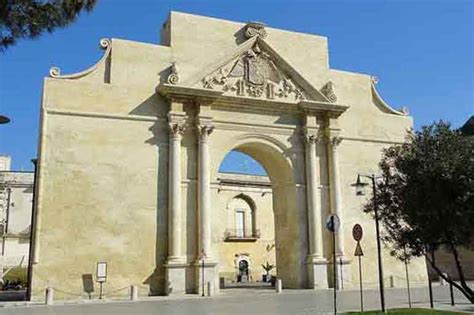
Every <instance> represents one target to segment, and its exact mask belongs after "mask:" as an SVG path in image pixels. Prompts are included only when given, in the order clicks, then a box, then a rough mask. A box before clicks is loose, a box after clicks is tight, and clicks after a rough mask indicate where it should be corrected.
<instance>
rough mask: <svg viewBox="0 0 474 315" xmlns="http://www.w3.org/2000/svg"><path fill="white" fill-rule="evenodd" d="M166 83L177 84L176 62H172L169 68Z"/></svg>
mask: <svg viewBox="0 0 474 315" xmlns="http://www.w3.org/2000/svg"><path fill="white" fill-rule="evenodd" d="M167 81H168V83H169V84H177V83H178V82H179V76H178V66H177V65H176V62H173V63H172V64H171V67H170V74H169V75H168V78H167Z"/></svg>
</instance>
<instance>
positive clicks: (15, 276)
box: [3, 267, 28, 287]
mask: <svg viewBox="0 0 474 315" xmlns="http://www.w3.org/2000/svg"><path fill="white" fill-rule="evenodd" d="M7 270H8V269H4V270H3V272H6V271H7ZM7 280H8V282H10V283H11V282H18V283H20V284H21V285H22V286H23V287H26V285H27V283H28V269H27V268H23V267H14V268H12V269H11V270H10V271H9V272H8V273H7V274H6V275H5V276H4V277H3V283H6V282H7Z"/></svg>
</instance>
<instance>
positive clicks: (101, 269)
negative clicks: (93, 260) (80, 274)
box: [96, 261, 107, 282]
mask: <svg viewBox="0 0 474 315" xmlns="http://www.w3.org/2000/svg"><path fill="white" fill-rule="evenodd" d="M96 278H97V282H106V281H107V263H106V262H104V261H101V262H98V263H97V273H96Z"/></svg>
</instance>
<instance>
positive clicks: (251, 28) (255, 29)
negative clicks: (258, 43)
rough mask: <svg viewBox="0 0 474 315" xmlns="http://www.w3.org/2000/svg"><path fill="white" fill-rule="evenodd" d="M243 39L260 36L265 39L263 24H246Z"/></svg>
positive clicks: (265, 33) (265, 32)
mask: <svg viewBox="0 0 474 315" xmlns="http://www.w3.org/2000/svg"><path fill="white" fill-rule="evenodd" d="M244 34H245V38H247V39H248V38H252V37H254V36H260V37H262V38H265V37H267V31H266V30H265V24H263V23H261V22H248V23H247V25H245V32H244Z"/></svg>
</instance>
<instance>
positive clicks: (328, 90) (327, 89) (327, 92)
mask: <svg viewBox="0 0 474 315" xmlns="http://www.w3.org/2000/svg"><path fill="white" fill-rule="evenodd" d="M321 93H322V94H323V95H324V96H326V97H327V99H328V100H329V101H330V102H331V103H335V102H336V101H337V96H336V94H335V93H334V89H333V84H332V82H331V81H329V82H328V83H326V84H325V85H324V86H323V87H322V89H321Z"/></svg>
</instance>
